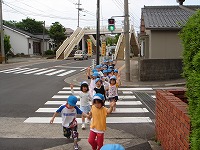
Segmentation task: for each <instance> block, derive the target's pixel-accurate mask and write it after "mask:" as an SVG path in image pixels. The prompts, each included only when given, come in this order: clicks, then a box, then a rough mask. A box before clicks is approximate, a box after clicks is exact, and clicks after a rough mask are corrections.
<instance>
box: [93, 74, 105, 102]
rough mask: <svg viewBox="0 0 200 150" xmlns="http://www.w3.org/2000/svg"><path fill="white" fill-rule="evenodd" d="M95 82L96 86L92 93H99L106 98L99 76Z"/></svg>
mask: <svg viewBox="0 0 200 150" xmlns="http://www.w3.org/2000/svg"><path fill="white" fill-rule="evenodd" d="M95 84H96V87H95V88H94V91H93V95H95V94H96V93H100V94H102V95H103V96H104V99H106V91H105V88H104V86H103V82H102V80H101V79H100V78H96V80H95Z"/></svg>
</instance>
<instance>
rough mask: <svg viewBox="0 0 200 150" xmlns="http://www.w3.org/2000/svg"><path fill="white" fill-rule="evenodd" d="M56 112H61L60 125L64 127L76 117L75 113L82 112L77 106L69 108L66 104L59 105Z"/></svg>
mask: <svg viewBox="0 0 200 150" xmlns="http://www.w3.org/2000/svg"><path fill="white" fill-rule="evenodd" d="M56 112H57V113H60V114H61V117H62V125H63V126H64V127H66V128H67V127H69V124H70V123H71V122H72V121H73V120H74V119H76V115H77V114H82V113H83V112H82V111H81V110H80V109H79V108H78V107H77V106H75V107H74V108H73V109H69V108H67V106H66V105H61V106H60V107H59V108H58V110H57V111H56Z"/></svg>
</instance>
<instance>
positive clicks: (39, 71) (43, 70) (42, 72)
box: [0, 67, 82, 77]
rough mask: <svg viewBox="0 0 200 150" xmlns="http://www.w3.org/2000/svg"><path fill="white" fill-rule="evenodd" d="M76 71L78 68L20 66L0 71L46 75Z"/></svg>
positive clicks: (58, 74) (61, 74) (63, 74)
mask: <svg viewBox="0 0 200 150" xmlns="http://www.w3.org/2000/svg"><path fill="white" fill-rule="evenodd" d="M81 68H82V67H81ZM75 71H76V70H66V69H59V70H58V69H49V68H41V69H39V68H20V67H19V68H12V69H6V70H1V71H0V73H12V74H25V75H29V74H33V75H46V76H53V75H56V76H58V77H63V76H66V75H68V74H71V73H73V72H75ZM80 71H81V70H80Z"/></svg>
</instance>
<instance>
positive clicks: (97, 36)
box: [96, 0, 100, 65]
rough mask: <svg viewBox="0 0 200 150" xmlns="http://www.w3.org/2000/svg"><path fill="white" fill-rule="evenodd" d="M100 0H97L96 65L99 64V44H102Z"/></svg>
mask: <svg viewBox="0 0 200 150" xmlns="http://www.w3.org/2000/svg"><path fill="white" fill-rule="evenodd" d="M99 10H100V0H97V30H96V42H97V45H96V46H97V47H96V53H97V54H96V65H99V52H100V50H99V46H100V11H99Z"/></svg>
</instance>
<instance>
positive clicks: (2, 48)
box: [0, 0, 6, 64]
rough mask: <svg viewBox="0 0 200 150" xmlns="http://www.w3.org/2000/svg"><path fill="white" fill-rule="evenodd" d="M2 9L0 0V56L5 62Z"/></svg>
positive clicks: (0, 0)
mask: <svg viewBox="0 0 200 150" xmlns="http://www.w3.org/2000/svg"><path fill="white" fill-rule="evenodd" d="M2 13H3V10H2V0H0V26H1V27H0V30H1V56H2V59H3V60H2V63H3V64H4V63H5V60H6V58H5V51H4V31H3V15H2Z"/></svg>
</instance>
